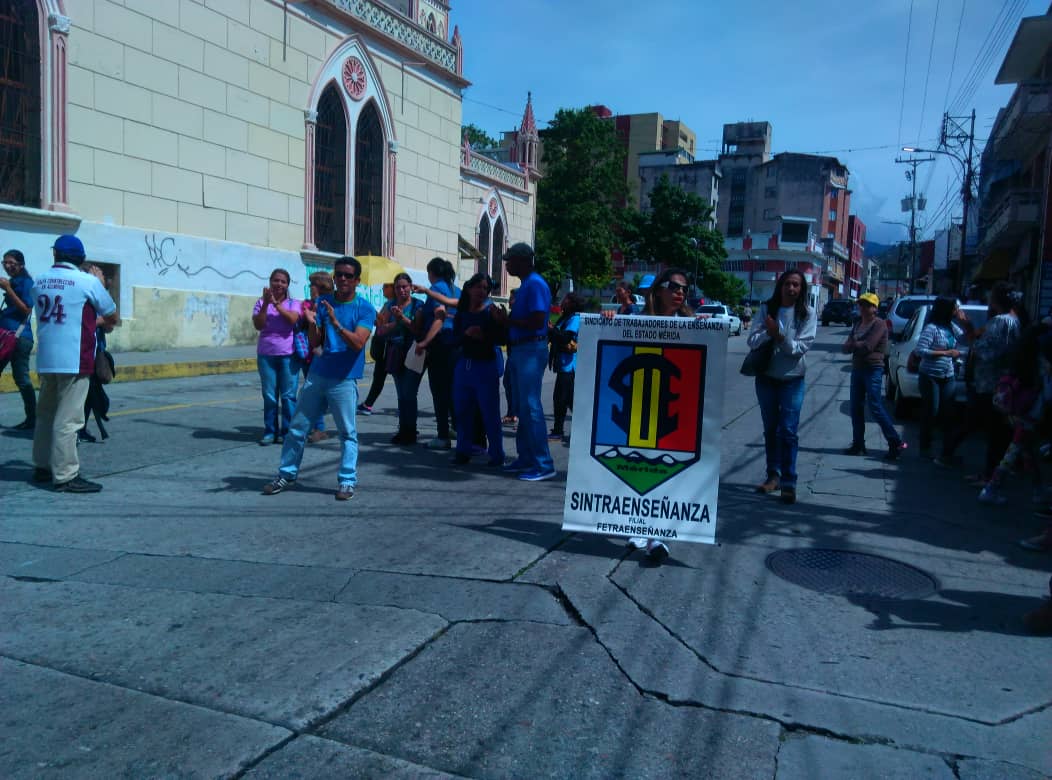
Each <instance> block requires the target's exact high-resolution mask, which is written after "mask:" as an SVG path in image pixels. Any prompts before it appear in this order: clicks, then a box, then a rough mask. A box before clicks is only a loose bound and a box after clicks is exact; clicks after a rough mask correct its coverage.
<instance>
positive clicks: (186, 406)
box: [109, 381, 365, 417]
mask: <svg viewBox="0 0 1052 780" xmlns="http://www.w3.org/2000/svg"><path fill="white" fill-rule="evenodd" d="M363 384H365V382H364V381H363V382H359V383H358V387H359V389H361V386H362V385H363ZM253 398H256V399H258V398H259V396H258V395H246V396H242V397H240V398H225V399H223V400H222V401H200V402H199V403H194V404H169V405H168V406H149V407H147V408H145V409H125V410H124V411H121V412H110V414H109V416H110V417H126V416H127V415H129V414H150V413H151V412H172V411H175V410H177V409H193V408H194V407H197V406H220V405H221V404H231V403H241V402H242V401H251V400H252V399H253Z"/></svg>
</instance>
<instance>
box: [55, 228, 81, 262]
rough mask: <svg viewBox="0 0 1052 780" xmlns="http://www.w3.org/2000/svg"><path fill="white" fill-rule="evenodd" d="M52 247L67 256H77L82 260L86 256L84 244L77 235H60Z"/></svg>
mask: <svg viewBox="0 0 1052 780" xmlns="http://www.w3.org/2000/svg"><path fill="white" fill-rule="evenodd" d="M51 248H52V249H54V250H55V251H56V252H58V253H59V254H60V255H63V256H65V257H76V258H80V259H81V260H83V259H84V258H85V257H86V255H85V253H84V244H82V243H81V242H80V239H79V238H77V237H76V236H71V235H68V234H67V235H64V236H59V237H58V238H57V239H56V240H55V243H54V245H53V246H52V247H51Z"/></svg>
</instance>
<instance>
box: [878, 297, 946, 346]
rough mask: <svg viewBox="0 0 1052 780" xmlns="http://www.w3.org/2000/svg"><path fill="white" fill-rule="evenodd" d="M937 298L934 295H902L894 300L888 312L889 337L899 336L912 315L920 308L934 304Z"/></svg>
mask: <svg viewBox="0 0 1052 780" xmlns="http://www.w3.org/2000/svg"><path fill="white" fill-rule="evenodd" d="M937 297H938V296H936V295H903V296H902V297H901V298H896V299H895V302H894V303H893V304H892V305H891V308H890V309H889V310H888V322H890V323H891V325H890V326H889V327H890V328H891V331H890V334H891V337H892V338H896V337H898V336H900V335H901V334H902V329H903V328H905V327H906V323H907V322H909V321H910V317H912V316H913V313H914V312H915V311H917V309H918V308H919V307H921V306H926V305H931V304H933V303H935V299H936V298H937Z"/></svg>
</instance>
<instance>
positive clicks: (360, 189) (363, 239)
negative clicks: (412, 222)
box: [354, 102, 385, 255]
mask: <svg viewBox="0 0 1052 780" xmlns="http://www.w3.org/2000/svg"><path fill="white" fill-rule="evenodd" d="M354 136H355V154H354V253H355V254H356V255H358V254H362V255H379V254H383V224H384V220H383V217H384V211H383V203H384V156H385V152H384V131H383V128H382V127H381V125H380V115H379V113H378V112H377V110H376V105H375V104H374V103H372V102H370V103H368V104H367V105H366V106H365V108H363V109H362V113H361V115H360V116H359V117H358V127H357V129H356V130H355V133H354Z"/></svg>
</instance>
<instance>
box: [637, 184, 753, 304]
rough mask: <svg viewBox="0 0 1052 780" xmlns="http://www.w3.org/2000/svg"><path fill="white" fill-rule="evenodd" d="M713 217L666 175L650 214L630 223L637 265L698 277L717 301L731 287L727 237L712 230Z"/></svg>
mask: <svg viewBox="0 0 1052 780" xmlns="http://www.w3.org/2000/svg"><path fill="white" fill-rule="evenodd" d="M711 217H712V207H711V206H710V205H709V204H708V203H707V202H705V201H704V200H702V199H701V198H700V197H698V196H697V195H696V194H694V193H693V192H686V191H684V190H683V189H682V188H681V187H678V186H676V185H674V184H672V182H670V181H669V179H668V177H667V176H662V177H661V178H660V179H659V180H658V182H657V184H655V185H654V189H653V190H652V191H651V192H650V209H649V210H648V211H646V212H645V213H642V212H635V213H634V214H633V217H632V219H630V220H629V221H628V223H627V227H626V230H625V244H626V250H627V252H628V254H629V255H630V256H631V257H633V258H635V259H636V260H641V261H643V262H647V263H660V264H662V265H664V266H674V267H678V268H683V269H684V270H686V271H687V272H688V277H689V278H691V280H692V281H693V277H694V276H695V273H696V274H697V286H698V287H700V288H702V289H704V290H705V293H706V295H708V296H709V297H716V293H715V292H714V291H713V290H714V289H719V290H728V289H729V288H730V282H729V281H728V279H727V277H728V274H725V273H724V272H723V271H722V270H721V265H722V263H723V260H724V258H726V257H727V252H726V250H725V249H724V248H723V236H722V235H720V232H719V231H718V230H712V229H711V228H709V220H710V219H711ZM731 278H733V277H731ZM721 300H722V299H721Z"/></svg>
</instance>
